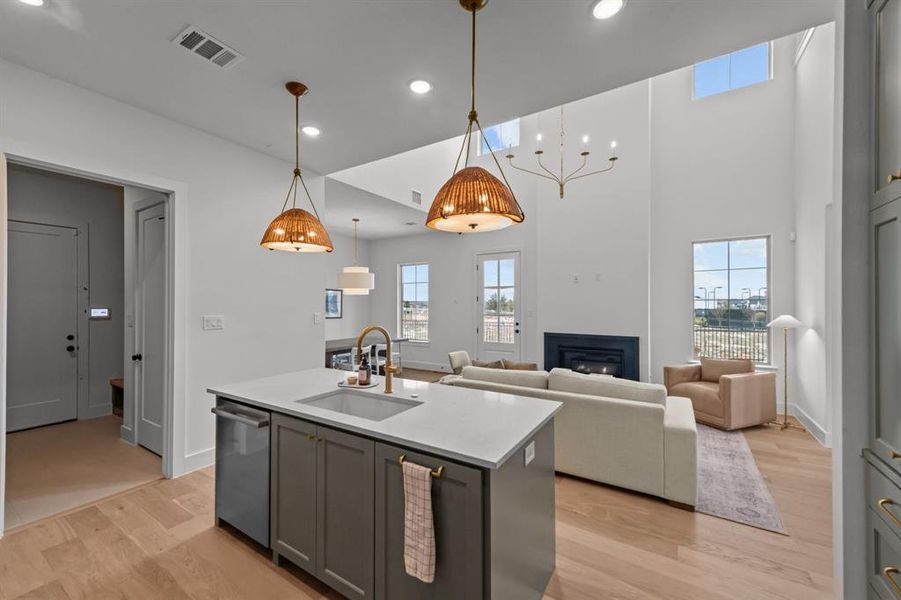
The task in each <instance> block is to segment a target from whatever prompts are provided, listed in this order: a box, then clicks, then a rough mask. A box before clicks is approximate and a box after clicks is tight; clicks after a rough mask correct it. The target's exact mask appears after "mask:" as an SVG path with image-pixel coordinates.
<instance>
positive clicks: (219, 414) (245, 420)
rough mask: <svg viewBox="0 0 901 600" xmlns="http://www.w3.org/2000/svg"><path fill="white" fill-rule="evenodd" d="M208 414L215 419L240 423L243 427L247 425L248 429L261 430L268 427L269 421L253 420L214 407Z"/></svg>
mask: <svg viewBox="0 0 901 600" xmlns="http://www.w3.org/2000/svg"><path fill="white" fill-rule="evenodd" d="M210 412H211V413H213V414H214V415H216V416H217V417H222V418H223V419H228V420H229V421H237V422H238V423H242V424H244V425H249V426H250V427H254V428H256V429H263V428H264V427H269V419H268V418H266V417H263V418H261V419H253V418H251V417H247V416H245V415H240V414H238V413H233V412H231V411H228V410H225V409H222V408H219V407H217V406H214V407H213V408H211V409H210Z"/></svg>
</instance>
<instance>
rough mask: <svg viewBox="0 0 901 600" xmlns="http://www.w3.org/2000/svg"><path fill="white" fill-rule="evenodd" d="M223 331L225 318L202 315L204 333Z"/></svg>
mask: <svg viewBox="0 0 901 600" xmlns="http://www.w3.org/2000/svg"><path fill="white" fill-rule="evenodd" d="M223 329H225V317H224V316H222V315H203V330H204V331H222V330H223Z"/></svg>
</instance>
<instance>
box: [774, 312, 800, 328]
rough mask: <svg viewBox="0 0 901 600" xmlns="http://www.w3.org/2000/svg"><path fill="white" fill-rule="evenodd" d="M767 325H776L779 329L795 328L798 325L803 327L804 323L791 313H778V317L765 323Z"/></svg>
mask: <svg viewBox="0 0 901 600" xmlns="http://www.w3.org/2000/svg"><path fill="white" fill-rule="evenodd" d="M767 327H778V328H779V329H797V328H798V327H804V323H802V322H801V321H799V320H798V319H796V318H794V317H793V316H791V315H779V316H778V317H776V318H775V319H773V320H772V321H770V322H769V323H767Z"/></svg>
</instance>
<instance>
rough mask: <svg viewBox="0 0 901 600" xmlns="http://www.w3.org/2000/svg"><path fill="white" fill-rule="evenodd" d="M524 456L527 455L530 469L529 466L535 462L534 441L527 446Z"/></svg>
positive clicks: (526, 458) (526, 459)
mask: <svg viewBox="0 0 901 600" xmlns="http://www.w3.org/2000/svg"><path fill="white" fill-rule="evenodd" d="M524 454H525V461H526V466H527V467H528V466H529V464H530V463H531V462H532V461H533V460H535V442H534V441H532V442H529V445H528V446H526V448H525V450H524Z"/></svg>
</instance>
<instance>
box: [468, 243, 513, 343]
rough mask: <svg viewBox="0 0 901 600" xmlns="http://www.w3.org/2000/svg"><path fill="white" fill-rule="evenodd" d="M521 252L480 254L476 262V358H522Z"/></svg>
mask: <svg viewBox="0 0 901 600" xmlns="http://www.w3.org/2000/svg"><path fill="white" fill-rule="evenodd" d="M519 264H520V262H519V252H498V253H493V254H479V255H478V257H477V262H476V281H477V286H478V291H477V292H476V293H477V296H476V302H477V304H478V310H477V312H476V319H477V323H476V335H477V340H478V341H477V344H476V358H477V359H478V360H483V361H484V360H487V361H493V360H501V359H507V360H520V357H521V350H520V339H521V335H520V331H521V328H520V323H521V314H520V313H521V304H522V301H521V293H520V289H521V288H520V267H519Z"/></svg>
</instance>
